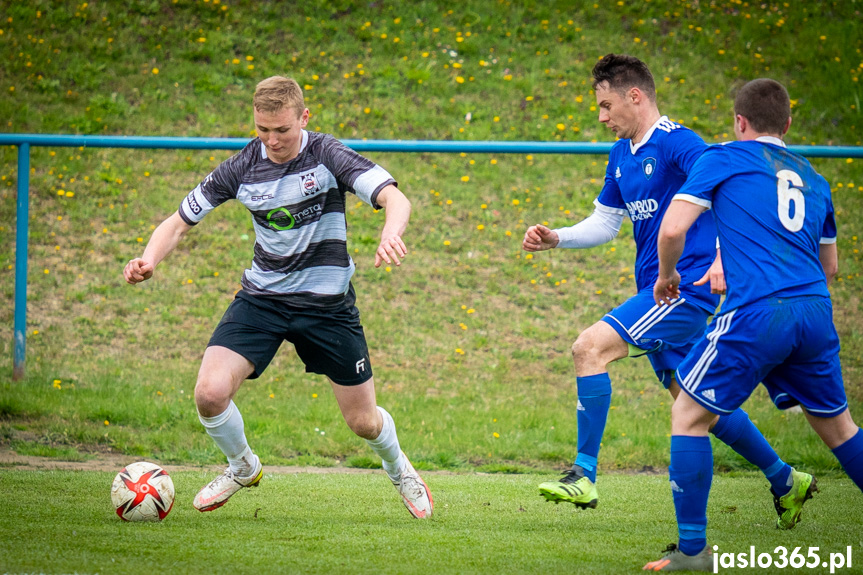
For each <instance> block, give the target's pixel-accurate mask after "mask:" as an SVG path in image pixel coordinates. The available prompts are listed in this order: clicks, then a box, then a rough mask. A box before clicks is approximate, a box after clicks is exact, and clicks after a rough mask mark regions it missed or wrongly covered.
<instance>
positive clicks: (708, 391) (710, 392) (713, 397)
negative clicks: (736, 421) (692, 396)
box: [701, 389, 716, 401]
mask: <svg viewBox="0 0 863 575" xmlns="http://www.w3.org/2000/svg"><path fill="white" fill-rule="evenodd" d="M701 395H702V396H703V397H705V398H707V399H708V400H709V401H716V392H715V391H713V390H712V389H705V390H704V391H702V392H701Z"/></svg>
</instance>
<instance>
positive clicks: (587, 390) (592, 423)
mask: <svg viewBox="0 0 863 575" xmlns="http://www.w3.org/2000/svg"><path fill="white" fill-rule="evenodd" d="M576 383H577V384H578V456H577V457H576V458H575V464H576V465H578V466H580V467H581V468H582V469H584V475H585V477H587V478H589V479H590V480H591V481H594V482H595V481H596V458H597V456H598V455H599V444H600V443H601V442H602V434H603V433H605V422H606V421H607V420H608V408H609V407H610V406H611V378H610V377H608V373H598V374H596V375H589V376H587V377H579V378H577V379H576Z"/></svg>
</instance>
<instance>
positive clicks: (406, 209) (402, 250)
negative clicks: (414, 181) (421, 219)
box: [375, 184, 411, 268]
mask: <svg viewBox="0 0 863 575" xmlns="http://www.w3.org/2000/svg"><path fill="white" fill-rule="evenodd" d="M377 202H378V204H379V205H380V206H381V207H382V208H384V212H385V214H386V222H385V223H384V229H383V230H382V231H381V243H380V245H378V249H377V251H376V252H375V267H376V268H378V267H380V266H381V263H383V262H386V263H388V264H391V263H393V262H395V264H396V265H397V266H400V265H402V262H401V260H403V259H404V258H405V256H406V255H407V253H408V248H407V246H406V245H405V243H404V240H402V234H404V233H405V229H407V227H408V221H409V220H410V218H411V202H410V200H408V199H407V197H406V196H405V195H404V194H403V193H402V192H401V190H399V189H398V188H397V187H395V186H394V185H392V184H390V185H388V186H387V187H385V188H384V189H383V190H381V191H380V193H379V194H378V197H377Z"/></svg>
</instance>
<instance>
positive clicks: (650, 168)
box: [522, 54, 813, 529]
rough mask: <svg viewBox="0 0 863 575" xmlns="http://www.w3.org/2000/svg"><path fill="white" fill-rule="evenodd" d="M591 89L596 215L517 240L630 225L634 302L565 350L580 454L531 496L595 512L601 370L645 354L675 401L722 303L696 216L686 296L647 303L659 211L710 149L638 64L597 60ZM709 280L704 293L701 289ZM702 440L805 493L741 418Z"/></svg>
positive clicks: (779, 484) (712, 236)
mask: <svg viewBox="0 0 863 575" xmlns="http://www.w3.org/2000/svg"><path fill="white" fill-rule="evenodd" d="M593 87H594V89H595V90H596V104H597V108H599V121H600V122H602V123H604V124H606V125H607V126H608V127H609V128H610V129H611V130H612V131H613V132H614V133H615V134H617V136H618V137H619V138H620V140H618V141H617V142H616V143H615V145H614V146H613V147H612V149H611V153H610V154H609V157H608V168H607V170H606V174H605V183H604V185H603V187H602V191H600V193H599V197H598V198H597V199H596V201H595V202H594V203H595V204H596V209H595V210H594V213H593V214H592V215H591V216H590V217H588V218H586V219H585V220H584V221H582V222H580V223H578V224H576V225H574V226H572V227H569V228H561V229H557V230H551V229H549V228H547V227H545V226H542V225H535V226H531V227H530V228H528V229H527V231H526V233H525V235H524V241H523V243H522V247H523V248H524V249H525V250H526V251H529V252H537V251H542V250H547V249H551V248H589V247H593V246H598V245H600V244H603V243H605V242H609V241H611V240H612V239H614V237H615V236H616V235H617V232H618V230H619V229H620V226H621V224H622V223H623V219H624V218H625V217H627V216H629V218H630V219H631V220H632V230H633V232H632V233H633V237H634V238H635V245H636V249H637V253H636V258H635V280H636V285H637V286H638V293H637V294H635V295H633V296H632V297H631V298H629V299H628V300H626V301H625V302H623V303H622V304H621V305H619V306H618V307H616V308H615V309H613V310H611V311H610V312H608V313H607V314H606V315H605V316H604V317H603V318H602V319H601V320H600V321H598V322H596V323H595V324H593V325H592V326H590V327H589V328H587V329H586V330H584V331H583V332H581V334H580V335H579V336H578V339H576V341H575V343H574V344H573V345H572V358H573V360H574V363H575V372H576V384H577V385H578V405H577V410H576V413H577V414H578V415H577V417H578V456H577V457H576V459H575V462H574V464H573V466H572V469H569V470H567V471H566V473H565V474H564V476H563V477H562V478H561V479H560V480H559V481H546V482H544V483H543V484H541V485H540V486H539V491H540V494H542V495H543V496H544V497H545V498H546V499H548V500H549V501H555V502H561V501H565V502H567V503H572V504H574V505H576V506H578V507H581V508H595V507H596V506H597V503H598V500H599V494H598V492H597V489H596V468H597V463H598V461H597V458H598V455H599V448H600V443H601V441H602V436H603V433H604V431H605V422H606V419H607V418H608V412H609V408H610V404H611V379H610V378H609V374H608V364H609V363H612V362H614V361H617V360H620V359H623V358H625V357H627V356H629V357H637V356H642V355H647V357H648V359H649V360H650V363H651V364H652V366H653V369H654V371H655V373H656V376H657V378H658V379H659V381H660V382H661V383H662V385H663V386H664V387H665V388H666V389H668V391H669V392H670V393H671V394H672V396H675V397H676V396H677V394H678V393H679V388H678V385H677V382H675V381H674V377H673V376H674V370H675V369H676V368H677V366H678V365H679V364H680V362H681V361H682V360H683V358H684V357H685V356H686V353H687V352H688V351H689V348H690V347H692V345H693V344H694V343H695V342H696V341H697V340H698V339H699V338H700V337H701V335H702V334H703V333H704V329H705V327H706V326H707V320H708V318H709V317H710V315H712V314H713V313H714V312H715V311H716V306H717V305H718V303H719V296H718V295H716V294H718V293H721V292H723V291H724V290H725V287H724V280H723V276H722V270H721V268H720V269H719V270H718V272H717V271H716V267H715V266H711V264H712V263H713V260H714V257H715V255H716V228H715V226H714V224H713V220H712V219H711V218H710V216H709V215H708V214H705V215H704V217H702V218H700V219H699V221H698V222H697V223H696V224H695V225H694V226H693V229H692V230H691V232H690V234H689V235H688V239H689V242H688V243H687V245H686V253H685V254H684V255H683V257H682V258H681V261H682V264H681V270H682V273H683V275H684V281H683V284H682V290H683V292H684V296H683V297H681V298H679V299H678V300H677V301H676V302H675V304H674V305H673V306H658V305H656V303H655V302H654V301H653V284H654V282H655V281H656V267H657V257H656V235H657V234H658V233H659V224H660V222H661V220H662V214H664V213H665V209H666V208H667V207H668V205H669V204H670V203H671V198H672V197H673V196H674V194H675V193H676V192H677V190H678V189H680V186H681V185H682V184H683V182H684V181H685V180H686V177H687V174H688V173H689V172H690V170H691V169H692V167H693V165H694V164H695V161H696V160H697V159H698V158H699V156H701V154H702V152H703V151H704V150H705V149H706V148H707V146H706V145H705V143H704V141H703V140H702V139H701V138H700V137H698V135H697V134H696V133H695V132H693V131H692V130H689V129H687V128H685V127H684V126H681V125H680V124H677V123H675V122H672V121H671V120H669V119H668V117H666V116H663V115H662V114H660V113H659V109H658V107H657V104H656V87H655V84H654V81H653V75H652V74H651V73H650V70H649V69H648V68H647V65H646V64H645V63H644V62H642V61H641V60H639V59H638V58H634V57H632V56H627V55H623V54H608V55H606V56H604V57H603V58H601V59H600V60H599V61H598V62H597V63H596V65H595V66H594V68H593ZM699 278H700V279H699ZM708 280H709V281H710V283H711V285H710V286H707V285H705V284H706V283H707V281H708ZM711 292H713V293H711ZM711 431H712V432H713V434H714V435H715V436H716V437H717V439H719V440H721V441H723V442H724V443H726V444H728V445H729V446H730V447H731V448H732V449H734V450H735V451H736V452H737V453H739V454H740V455H741V456H743V457H744V458H745V459H746V460H747V461H749V462H750V463H752V464H753V465H756V466H757V467H758V468H759V469H761V470H762V471H763V472H764V475H765V476H766V477H767V479H768V481H770V485H771V487H772V489H773V490H774V493H778V494H779V495H785V494H786V493H789V492H791V491H793V489H792V487H793V485H795V484H805V486H806V488H808V486H809V485H811V484H812V482H813V478H812V476H811V475H808V474H805V473H799V472H797V471H793V470H792V469H791V467H790V466H789V465H787V464H786V463H785V462H784V461H782V459H780V458H779V456H778V455H777V454H776V452H775V451H773V448H772V447H770V445H769V444H768V443H767V441H766V440H765V439H764V436H762V435H761V432H760V431H758V428H756V427H755V425H754V424H753V423H752V421H750V419H749V416H748V415H747V414H746V412H745V411H743V410H742V409H738V410H735V411H734V413H732V414H730V415H728V416H726V417H717V418H716V422H715V425H713V427H712V429H711ZM805 491H806V489H805V488H804V492H805ZM804 501H805V499H804V498H800V497H796V496H794V495H791V496H790V497H788V498H787V499H786V500H785V502H784V504H783V505H782V506H781V507H777V511H778V512H779V519H778V522H779V525H780V527H783V528H785V529H790V528H792V527H794V524H795V523H796V521H794V520H793V518H794V517H799V513H800V509H802V506H803V502H804Z"/></svg>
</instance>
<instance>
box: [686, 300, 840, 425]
mask: <svg viewBox="0 0 863 575" xmlns="http://www.w3.org/2000/svg"><path fill="white" fill-rule="evenodd" d="M677 381H678V383H679V384H680V387H681V388H682V389H683V390H684V391H686V393H688V394H689V395H690V396H692V398H693V399H695V400H696V401H697V402H698V403H700V404H701V405H703V406H704V407H706V408H707V409H708V410H710V411H712V412H713V413H717V414H720V415H723V414H726V413H731V412H732V411H734V410H735V409H737V408H738V407H740V406H741V405H743V403H744V402H745V401H746V400H747V399H748V398H749V396H750V395H751V394H752V392H753V391H754V390H755V388H756V387H757V386H758V383H759V382H761V383H763V384H764V387H766V388H767V391H768V392H769V393H770V399H772V400H773V403H775V404H776V407H778V408H779V409H787V408H789V407H792V406H794V405H797V404H800V405H802V406H803V408H804V409H805V410H806V411H807V412H809V413H811V414H812V415H815V416H818V417H833V416H835V415H838V414H839V413H841V412H843V411H844V410H845V409H846V408H847V407H848V401H847V400H846V398H845V388H844V386H843V384H842V369H841V367H840V365H839V336H838V335H837V333H836V328H835V327H834V325H833V306H832V304H831V302H830V298H825V297H822V296H804V297H797V298H787V299H784V298H783V299H775V298H774V299H771V300H768V301H765V302H763V303H761V302H759V303H757V304H753V305H748V306H744V307H740V308H737V309H735V310H732V311H730V312H728V313H724V314H721V315H719V316H717V317H716V319H714V320H713V322H712V323H711V324H710V327H709V328H708V330H707V333H706V334H705V336H704V338H703V339H702V340H701V341H700V342H698V343H697V344H696V345H695V347H694V348H692V351H691V352H690V353H689V355H688V356H686V359H685V360H683V363H681V364H680V367H679V368H678V369H677Z"/></svg>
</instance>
